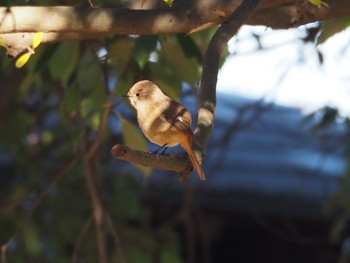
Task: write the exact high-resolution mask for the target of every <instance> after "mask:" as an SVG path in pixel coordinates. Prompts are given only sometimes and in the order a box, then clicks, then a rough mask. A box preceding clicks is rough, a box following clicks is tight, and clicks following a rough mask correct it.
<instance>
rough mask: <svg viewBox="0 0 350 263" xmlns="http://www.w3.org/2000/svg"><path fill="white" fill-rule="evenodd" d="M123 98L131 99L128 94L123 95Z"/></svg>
mask: <svg viewBox="0 0 350 263" xmlns="http://www.w3.org/2000/svg"><path fill="white" fill-rule="evenodd" d="M122 97H123V98H129V97H130V96H129V95H128V94H124V95H122Z"/></svg>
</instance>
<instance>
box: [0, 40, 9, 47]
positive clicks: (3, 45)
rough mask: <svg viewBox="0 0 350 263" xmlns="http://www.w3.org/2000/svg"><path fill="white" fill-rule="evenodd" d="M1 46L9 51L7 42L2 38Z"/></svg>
mask: <svg viewBox="0 0 350 263" xmlns="http://www.w3.org/2000/svg"><path fill="white" fill-rule="evenodd" d="M0 46H1V47H4V48H6V50H8V49H9V48H8V46H7V45H6V43H5V41H4V40H3V39H2V38H1V37H0Z"/></svg>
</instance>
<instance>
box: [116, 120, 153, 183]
mask: <svg viewBox="0 0 350 263" xmlns="http://www.w3.org/2000/svg"><path fill="white" fill-rule="evenodd" d="M117 116H118V118H119V121H120V124H121V130H122V135H123V139H124V142H125V145H126V146H128V147H130V148H132V149H135V150H140V151H147V142H146V138H145V136H143V134H142V132H141V130H140V129H139V128H137V127H135V125H134V124H132V123H131V122H129V121H128V120H126V119H125V118H123V117H122V116H121V115H120V114H118V113H117ZM133 165H134V166H135V167H136V168H137V169H139V170H140V171H141V172H142V173H143V174H144V175H145V176H147V175H149V174H150V173H151V171H152V169H151V168H150V167H145V166H142V165H137V164H133Z"/></svg>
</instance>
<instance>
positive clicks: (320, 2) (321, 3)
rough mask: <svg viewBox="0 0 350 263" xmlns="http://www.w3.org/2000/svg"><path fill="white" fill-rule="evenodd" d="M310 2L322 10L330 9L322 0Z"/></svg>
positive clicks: (310, 0) (311, 0)
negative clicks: (323, 8)
mask: <svg viewBox="0 0 350 263" xmlns="http://www.w3.org/2000/svg"><path fill="white" fill-rule="evenodd" d="M309 2H310V3H311V4H313V5H315V6H317V7H318V8H321V7H322V6H325V7H328V8H329V6H328V4H327V3H325V2H323V1H322V0H309Z"/></svg>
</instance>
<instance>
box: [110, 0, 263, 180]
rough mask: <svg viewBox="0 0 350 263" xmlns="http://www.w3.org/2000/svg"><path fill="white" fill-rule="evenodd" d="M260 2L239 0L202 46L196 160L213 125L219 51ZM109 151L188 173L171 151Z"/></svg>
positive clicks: (189, 168) (119, 148) (123, 148)
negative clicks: (202, 59)
mask: <svg viewBox="0 0 350 263" xmlns="http://www.w3.org/2000/svg"><path fill="white" fill-rule="evenodd" d="M261 2H262V0H245V1H243V2H242V4H241V5H240V6H239V7H238V9H237V10H236V11H235V12H234V13H233V14H232V15H231V16H230V17H229V19H228V20H227V21H226V22H224V23H223V24H222V25H221V27H220V28H219V29H218V30H217V31H216V33H215V34H214V36H213V37H212V39H211V41H210V43H209V45H208V48H207V50H206V53H205V57H204V65H203V72H202V80H201V87H200V99H199V100H200V101H199V102H200V105H199V110H198V122H197V127H196V129H195V132H194V134H195V141H196V142H198V144H196V143H195V144H194V145H193V148H194V150H195V154H196V156H197V159H198V160H201V159H202V153H203V152H204V149H205V147H206V144H207V141H208V138H209V136H210V134H211V131H212V128H213V126H214V117H215V107H216V82H217V74H218V70H219V61H220V58H221V54H222V52H223V51H224V49H225V48H226V46H227V42H228V41H229V39H230V38H231V37H232V36H233V35H234V34H236V32H237V31H238V29H239V28H240V27H241V26H242V25H243V23H244V21H245V20H246V19H247V18H248V17H249V16H250V15H252V14H253V13H254V11H255V10H256V9H257V7H258V6H259V4H260V3H261ZM112 154H113V155H114V156H115V157H116V158H118V159H122V160H126V161H129V162H133V163H137V164H140V165H143V166H148V167H153V168H160V169H167V170H174V171H177V172H180V174H181V175H189V174H190V173H191V172H192V171H193V168H192V165H191V163H189V161H188V159H187V162H186V163H185V162H184V160H185V159H183V158H180V157H176V156H174V155H158V154H154V153H145V152H141V151H135V150H131V149H130V148H128V147H126V146H124V145H115V146H114V147H113V148H112ZM187 164H188V165H189V166H187Z"/></svg>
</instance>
